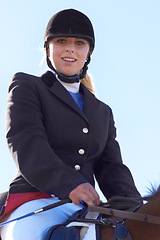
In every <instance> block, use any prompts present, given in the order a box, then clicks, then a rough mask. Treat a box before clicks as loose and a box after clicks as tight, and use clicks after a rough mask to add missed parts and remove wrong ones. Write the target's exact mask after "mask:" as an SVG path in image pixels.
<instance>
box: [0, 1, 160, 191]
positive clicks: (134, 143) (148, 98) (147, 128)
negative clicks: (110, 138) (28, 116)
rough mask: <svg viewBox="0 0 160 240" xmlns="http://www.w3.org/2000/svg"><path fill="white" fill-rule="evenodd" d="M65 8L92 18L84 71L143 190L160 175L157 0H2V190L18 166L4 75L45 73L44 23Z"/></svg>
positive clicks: (159, 23)
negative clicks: (7, 126)
mask: <svg viewBox="0 0 160 240" xmlns="http://www.w3.org/2000/svg"><path fill="white" fill-rule="evenodd" d="M64 8H76V9H78V10H80V11H82V12H84V13H85V14H87V15H88V16H89V18H90V19H91V20H92V23H93V25H94V28H95V35H96V48H95V51H94V53H93V56H92V61H91V63H90V65H89V72H90V73H91V74H92V75H93V78H94V81H95V84H96V89H97V93H98V97H99V98H100V99H101V100H102V101H104V102H105V103H107V104H108V105H110V107H111V108H112V110H113V113H114V117H115V122H116V127H117V134H118V138H117V139H118V141H119V143H120V146H121V151H122V156H123V161H124V163H125V164H126V165H127V166H128V167H129V168H130V170H131V172H132V174H133V176H134V179H135V183H136V185H137V187H138V189H139V191H140V193H141V194H142V195H144V194H145V193H146V190H147V187H150V182H152V183H153V184H157V185H158V184H159V183H160V141H159V135H160V14H159V13H160V1H159V0H150V1H149V0H134V1H130V0H112V1H110V0H99V1H93V0H87V1H86V0H81V1H75V0H67V1H66V0H61V1H54V0H45V1H41V0H39V1H37V0H34V1H33V0H26V1H25V0H23V1H22V0H14V1H11V0H1V8H0V29H1V38H0V48H1V60H0V66H1V68H0V69H1V70H0V72H1V79H0V84H1V88H0V93H1V94H0V96H1V104H0V156H1V159H0V166H1V174H0V192H2V191H5V190H7V188H8V184H9V182H10V181H11V179H12V178H13V176H14V174H15V165H14V162H13V160H12V157H11V155H10V153H9V150H8V147H7V145H6V142H5V130H4V115H5V108H6V102H7V89H8V85H9V81H10V79H11V77H12V75H13V74H14V73H15V72H19V71H20V72H27V73H31V74H35V75H40V74H41V73H43V71H44V70H45V66H43V67H39V63H40V61H41V59H42V57H43V54H42V53H41V52H40V51H39V48H40V47H43V36H44V31H45V27H46V24H47V22H48V20H49V19H50V17H51V16H52V15H53V14H54V13H55V12H57V11H59V10H61V9H64Z"/></svg>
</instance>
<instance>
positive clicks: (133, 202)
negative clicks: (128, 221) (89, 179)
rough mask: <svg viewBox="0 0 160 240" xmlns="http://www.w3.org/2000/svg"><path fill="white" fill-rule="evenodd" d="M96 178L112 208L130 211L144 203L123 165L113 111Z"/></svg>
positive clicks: (129, 173)
mask: <svg viewBox="0 0 160 240" xmlns="http://www.w3.org/2000/svg"><path fill="white" fill-rule="evenodd" d="M95 177H96V179H97V182H98V184H99V186H100V189H101V190H102V192H103V194H104V195H105V197H106V198H107V199H109V202H110V205H111V207H114V208H119V209H128V208H132V207H135V206H137V205H139V204H141V203H142V200H141V196H140V194H139V192H138V191H137V188H136V186H135V184H134V180H133V177H132V174H131V172H130V170H129V169H128V168H127V167H126V166H125V165H124V164H123V162H122V157H121V152H120V147H119V144H118V142H117V141H116V128H115V126H114V119H113V114H112V111H111V114H110V122H109V130H108V139H107V142H106V146H105V149H104V151H103V154H102V156H101V159H100V160H99V162H98V164H97V165H96V168H95Z"/></svg>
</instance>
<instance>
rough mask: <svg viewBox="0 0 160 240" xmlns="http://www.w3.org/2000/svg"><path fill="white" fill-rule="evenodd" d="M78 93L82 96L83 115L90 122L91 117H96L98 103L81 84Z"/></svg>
mask: <svg viewBox="0 0 160 240" xmlns="http://www.w3.org/2000/svg"><path fill="white" fill-rule="evenodd" d="M80 91H81V92H82V94H83V96H84V114H85V116H86V117H87V119H88V121H90V120H91V119H92V118H93V115H97V109H98V106H99V101H98V100H97V98H96V97H95V96H94V95H93V94H92V93H91V92H90V91H89V90H88V89H87V88H86V87H85V86H84V85H83V84H81V88H80Z"/></svg>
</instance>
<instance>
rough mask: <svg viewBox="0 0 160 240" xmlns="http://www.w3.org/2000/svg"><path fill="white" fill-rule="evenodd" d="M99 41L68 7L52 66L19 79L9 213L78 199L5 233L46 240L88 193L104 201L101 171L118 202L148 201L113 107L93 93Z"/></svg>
mask: <svg viewBox="0 0 160 240" xmlns="http://www.w3.org/2000/svg"><path fill="white" fill-rule="evenodd" d="M94 45H95V38H94V31H93V27H92V24H91V22H90V20H89V19H88V17H87V16H85V15H84V14H83V13H81V12H79V11H77V10H74V9H67V10H63V11H60V12H58V13H57V14H55V15H54V16H53V17H52V18H51V19H50V21H49V23H48V25H47V28H46V32H45V38H44V47H45V50H46V57H47V64H48V66H49V68H50V70H49V71H47V72H46V73H44V74H43V75H42V76H41V77H36V76H32V75H28V74H25V73H17V74H15V76H14V77H13V79H12V82H11V84H10V87H9V97H8V107H7V114H6V129H7V133H6V136H7V141H8V146H9V148H10V151H11V153H12V156H13V158H14V161H15V163H16V165H17V169H18V173H17V176H16V178H15V179H14V180H13V181H12V183H11V184H10V189H9V193H8V195H6V194H3V198H4V199H3V201H2V200H1V201H2V203H3V202H6V207H5V208H4V207H3V208H2V210H1V214H3V216H4V217H3V218H5V219H7V220H10V219H13V218H15V217H17V216H20V215H22V214H25V213H28V212H31V211H34V210H36V209H39V208H41V207H44V206H45V205H47V204H50V203H54V202H56V201H59V199H65V198H70V199H71V200H72V202H73V203H70V204H65V205H64V206H61V207H58V208H56V209H53V210H50V211H47V212H45V213H40V214H37V215H35V216H32V217H29V218H26V219H24V220H21V221H17V222H15V223H13V224H8V225H6V226H4V227H2V229H1V236H2V239H16V240H19V239H23V240H24V239H45V238H46V236H47V231H48V230H49V228H51V227H52V226H54V225H56V224H61V223H63V222H65V221H66V220H67V219H68V218H69V217H70V216H71V215H72V214H73V213H74V212H76V211H77V210H79V209H81V205H80V200H82V201H84V202H85V203H87V204H89V205H99V204H100V198H99V195H98V193H97V192H96V190H95V188H94V176H95V178H96V180H97V182H98V184H99V186H100V188H101V190H102V192H103V194H104V195H105V196H106V198H107V199H113V203H115V199H116V197H118V199H121V204H122V206H119V205H118V202H116V204H117V205H115V206H114V207H116V208H121V209H128V208H133V207H135V206H137V205H138V204H140V203H141V201H140V200H139V198H140V194H139V193H138V191H137V189H136V187H135V185H134V182H133V178H132V176H131V173H130V171H129V169H128V168H127V167H126V166H125V165H124V164H123V163H122V159H121V153H120V148H119V145H118V143H117V141H116V140H115V137H116V129H115V127H114V120H113V114H112V111H111V109H110V107H109V106H107V105H105V104H104V103H102V102H101V101H99V100H98V99H97V98H96V97H95V96H94V94H92V93H91V91H92V90H93V88H92V84H91V80H90V79H89V77H88V75H86V74H87V68H88V67H87V66H88V64H89V62H90V58H91V54H92V52H93V50H94ZM85 86H86V87H87V88H88V89H89V90H90V91H89V90H88V89H87V88H86V87H85ZM5 196H6V198H7V200H6V198H5ZM110 202H111V203H112V201H111V200H110ZM1 205H3V204H1ZM53 234H54V233H53ZM59 239H61V238H59Z"/></svg>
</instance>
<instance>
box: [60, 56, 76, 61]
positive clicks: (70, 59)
mask: <svg viewBox="0 0 160 240" xmlns="http://www.w3.org/2000/svg"><path fill="white" fill-rule="evenodd" d="M62 59H63V60H64V61H67V62H76V59H75V58H65V57H64V58H62Z"/></svg>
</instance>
